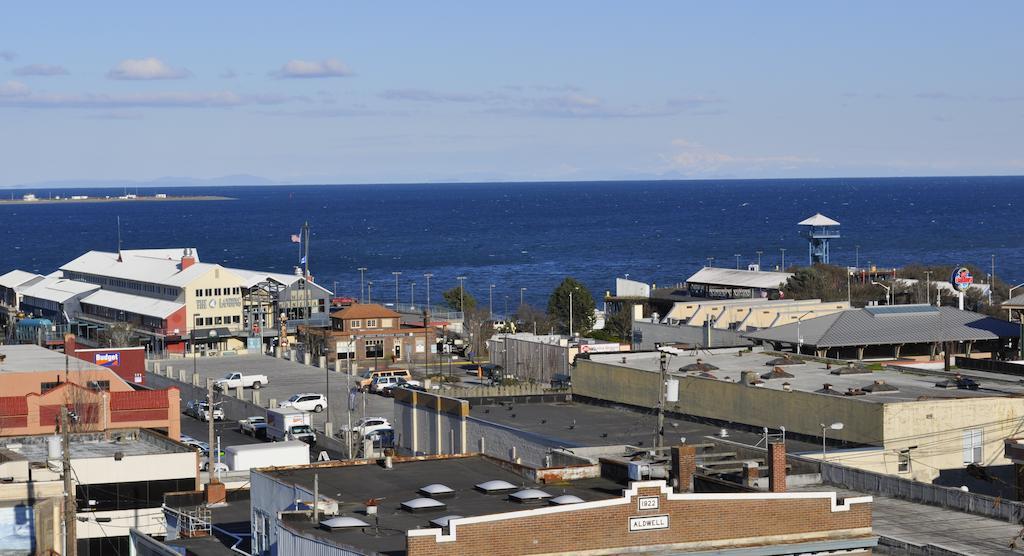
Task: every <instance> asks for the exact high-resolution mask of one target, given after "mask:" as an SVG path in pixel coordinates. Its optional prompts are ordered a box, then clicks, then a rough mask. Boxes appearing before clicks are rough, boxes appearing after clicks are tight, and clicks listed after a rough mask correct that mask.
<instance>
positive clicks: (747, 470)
mask: <svg viewBox="0 0 1024 556" xmlns="http://www.w3.org/2000/svg"><path fill="white" fill-rule="evenodd" d="M759 478H761V468H760V467H759V466H758V463H757V462H756V461H745V462H743V484H745V485H747V486H748V487H752V486H754V483H755V482H756V481H757V480H758V479H759Z"/></svg>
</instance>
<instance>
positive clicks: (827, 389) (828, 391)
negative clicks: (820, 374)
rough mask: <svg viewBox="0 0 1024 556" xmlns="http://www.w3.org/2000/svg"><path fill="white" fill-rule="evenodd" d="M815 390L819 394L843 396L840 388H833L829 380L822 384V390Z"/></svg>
mask: <svg viewBox="0 0 1024 556" xmlns="http://www.w3.org/2000/svg"><path fill="white" fill-rule="evenodd" d="M815 392H817V393H818V394H831V395H833V396H842V395H843V393H842V392H840V391H839V390H836V389H835V388H832V385H831V384H829V383H827V382H826V383H825V384H823V385H822V387H821V390H815Z"/></svg>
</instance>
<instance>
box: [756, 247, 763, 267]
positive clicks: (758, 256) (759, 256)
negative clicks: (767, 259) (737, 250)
mask: <svg viewBox="0 0 1024 556" xmlns="http://www.w3.org/2000/svg"><path fill="white" fill-rule="evenodd" d="M761 253H764V251H758V252H757V269H758V270H761Z"/></svg>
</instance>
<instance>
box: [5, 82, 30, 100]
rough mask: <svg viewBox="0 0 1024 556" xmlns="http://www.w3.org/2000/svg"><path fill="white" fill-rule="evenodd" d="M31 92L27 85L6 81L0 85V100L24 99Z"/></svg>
mask: <svg viewBox="0 0 1024 556" xmlns="http://www.w3.org/2000/svg"><path fill="white" fill-rule="evenodd" d="M30 92H31V89H29V88H28V85H26V84H24V83H22V82H21V81H6V82H4V83H0V100H2V99H4V98H18V97H24V96H25V95H28V94H29V93H30Z"/></svg>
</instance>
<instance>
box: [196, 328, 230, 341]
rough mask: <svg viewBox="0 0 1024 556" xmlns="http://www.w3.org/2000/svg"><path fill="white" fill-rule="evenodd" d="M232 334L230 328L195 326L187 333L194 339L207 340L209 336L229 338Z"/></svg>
mask: <svg viewBox="0 0 1024 556" xmlns="http://www.w3.org/2000/svg"><path fill="white" fill-rule="evenodd" d="M233 335H234V334H232V333H231V331H230V330H228V329H227V328H223V327H217V328H197V329H195V330H193V331H192V332H191V333H190V334H189V336H190V337H191V338H195V339H196V340H209V339H211V338H212V339H216V338H230V337H232V336H233Z"/></svg>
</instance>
